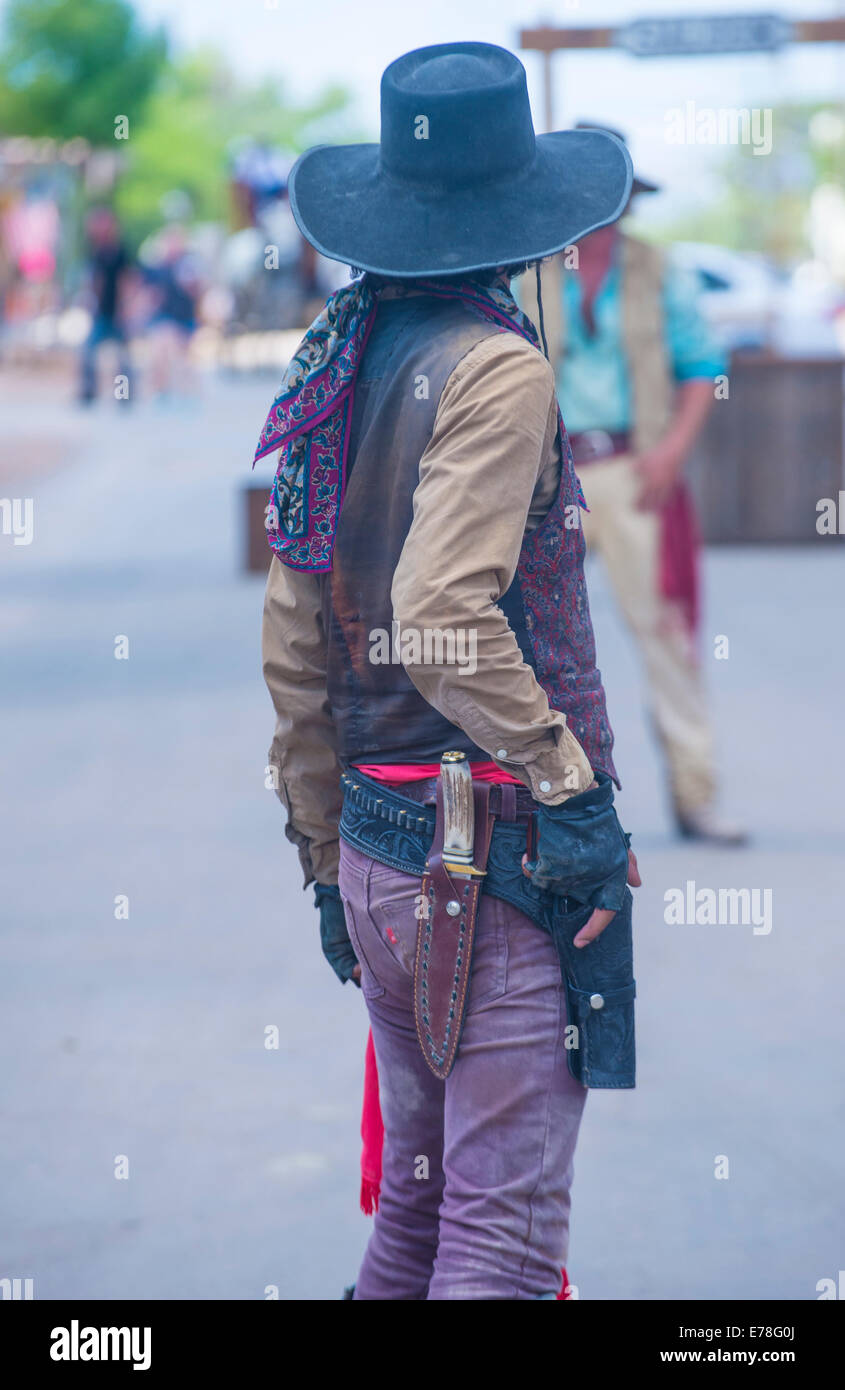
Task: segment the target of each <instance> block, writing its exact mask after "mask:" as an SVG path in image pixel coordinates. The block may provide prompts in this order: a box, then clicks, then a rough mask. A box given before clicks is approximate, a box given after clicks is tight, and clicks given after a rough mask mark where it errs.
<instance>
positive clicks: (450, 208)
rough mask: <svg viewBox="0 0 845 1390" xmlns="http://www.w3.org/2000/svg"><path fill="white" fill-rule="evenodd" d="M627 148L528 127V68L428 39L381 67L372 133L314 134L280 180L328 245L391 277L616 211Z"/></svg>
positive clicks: (335, 253) (529, 240)
mask: <svg viewBox="0 0 845 1390" xmlns="http://www.w3.org/2000/svg"><path fill="white" fill-rule="evenodd" d="M631 180H632V168H631V157H630V155H629V154H628V151H627V149H626V148H625V145H624V144H623V142H622V141H621V140H619V139H618V138H617V137H616V136H614V135H611V134H609V133H607V132H606V131H600V130H565V131H555V132H553V133H551V134H548V135H535V133H534V125H533V122H532V120H531V107H530V105H529V101H528V88H527V85H526V81H525V69H524V68H523V66H522V64H521V62H520V61H519V59H518V58H517V57H515V56H514V54H513V53H509V52H508V51H507V49H504V48H497V47H496V46H495V45H493V44H486V43H452V44H436V45H434V46H432V47H429V48H418V49H415V50H414V51H413V52H412V53H406V54H405V55H404V56H403V57H401V58H397V59H396V61H395V62H393V63H391V64H390V66H389V67H388V68H386V69H385V72H384V75H383V77H382V80H381V143H380V144H378V145H317V146H315V148H314V149H311V150H307V151H306V152H305V154H303V155H301V156H300V158H299V159H298V160H297V162H296V164H295V165H294V166H293V169H292V170H291V174H290V181H289V196H290V205H291V209H292V211H293V215H294V217H295V218H296V221H297V224H298V226H299V228H300V230H301V232H302V234H303V236H304V237H305V238H306V239H307V240H308V241H309V242H310V243H311V245H312V246H314V247H315V248H316V249H317V250H318V251H320V252H322V254H323V255H324V256H328V257H330V259H331V260H335V261H343V262H344V263H345V264H347V265H351V266H355V267H357V269H359V270H368V271H372V272H374V273H376V274H379V275H387V276H391V277H399V278H402V277H405V276H408V277H410V276H423V275H456V274H460V273H462V272H469V271H475V270H485V269H493V268H495V267H496V266H500V265H510V264H519V263H521V262H523V261H534V260H539V259H541V258H542V257H543V256H551V255H553V254H554V253H555V252H557V251H562V250H563V248H564V247H566V246H571V245H572V244H573V243H574V242H576V241H578V240H579V238H580V237H583V236H586V235H587V233H588V232H592V231H595V230H596V228H597V227H604V226H606V225H607V223H609V222H614V221H615V220H616V219H617V218H618V217H619V216H620V215H621V213H622V212H623V211H624V208H625V205H626V204H627V202H628V199H629V196H630V193H631Z"/></svg>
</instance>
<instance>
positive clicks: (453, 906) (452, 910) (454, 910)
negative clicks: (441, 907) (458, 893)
mask: <svg viewBox="0 0 845 1390" xmlns="http://www.w3.org/2000/svg"><path fill="white" fill-rule="evenodd" d="M460 910H461V905H460V903H459V902H456V901H455V899H454V898H452V899H450V901H449V902H448V903H447V904H446V911H447V912H448V914H449V916H450V917H457V915H458V913H459V912H460Z"/></svg>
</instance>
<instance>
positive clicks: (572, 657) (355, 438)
mask: <svg viewBox="0 0 845 1390" xmlns="http://www.w3.org/2000/svg"><path fill="white" fill-rule="evenodd" d="M502 331H507V330H502V329H498V328H496V327H495V326H494V325H492V324H489V323H486V322H484V321H483V320H481V319H479V318H477V317H476V316H475V315H474V314H473V313H472V312H471V310H469V309H468V308H467V307H466V306H465V305H463V304H461V303H459V302H457V303H456V302H453V301H442V300H436V299H430V298H427V297H425V296H422V295H412V296H406V297H402V298H397V299H383V300H382V302H381V303H380V305H379V309H378V314H377V316H376V320H375V324H374V326H373V329H372V332H371V333H370V338H369V341H368V343H367V347H366V350H365V352H364V355H363V358H362V361H361V365H360V368H359V371H358V378H357V382H356V387H355V406H354V414H353V418H352V426H351V431H350V442H349V454H348V458H347V483H346V491H345V494H344V498H343V503H342V507H341V512H340V518H339V521H338V526H337V534H336V538H335V546H334V555H333V564H332V569H331V571H330V572H329V573H327V574H325V575H323V576H321V584H322V601H323V621H324V625H325V630H326V634H327V641H328V679H327V689H328V699H329V704H330V707H331V711H332V716H333V719H334V723H335V727H336V732H337V741H338V754H339V757H340V761H341V762H342V763H343V764H344V765H348V764H349V763H359V762H363V763H367V762H412V763H413V762H434V761H438V760H439V758H440V755H441V754H442V753H443V752H444V751H445V750H446V749H447V748H456V749H462V750H463V751H464V752H465V753H466V754H467V755H468V757H470V758H472V759H485V758H488V757H489V756H490V750H487V751H485V750H483V749H480V748H478V747H477V746H476V745H475V744H474V743H473V742H472V740H471V739H469V738H468V737H467V735H466V734H465V733H464V732H463V730H461V729H458V728H456V726H455V725H454V724H451V723H450V722H449V721H448V720H447V719H445V718H444V717H443V716H442V715H441V714H440V713H439V712H438V711H437V710H436V709H434V707H433V706H432V705H429V704H428V703H427V701H426V700H424V699H423V697H422V696H421V695H420V694H419V693H418V691H417V690H416V688H415V686H414V685H413V683H412V682H411V680H410V679H409V677H408V675H407V674H406V672H405V669H404V667H403V666H402V665H401V662H400V661H399V660H398V658H397V656H396V654H395V652H393V651H392V650H391V657H392V659H390V660H385V659H384V657H385V654H386V643H387V644H388V645H389V647H390V648H391V649H392V647H393V642H392V635H393V634H392V622H393V610H392V606H391V601H390V591H391V585H392V581H393V574H394V571H395V569H396V566H397V564H398V562H399V557H400V555H401V553H402V547H403V545H404V542H405V537H406V536H407V534H408V531H409V529H410V526H411V521H412V519H413V496H414V491H415V489H416V486H417V483H418V481H419V465H420V460H421V458H422V455H423V453H424V452H425V449H426V447H427V445H428V443H429V440H430V439H431V435H432V432H433V428H434V421H435V416H436V414H437V407H438V404H439V401H440V396H441V393H442V391H443V388H444V386H445V384H446V382H447V380H448V378H449V376H450V375H451V373H452V371H453V370H454V368H455V367H456V366H457V364H458V362H460V360H461V359H462V358H463V357H464V356H465V355H466V354H467V352H469V351H470V349H471V348H472V347H473V346H474V345H475V344H476V343H478V342H479V341H480V340H481V339H482V338H486V337H488V336H489V335H490V334H491V333H496V332H502ZM491 486H495V479H491ZM467 545H468V546H471V545H472V536H471V535H468V536H467ZM583 553H584V541H583V534H582V532H581V529H580V524H579V522H578V506H577V481H576V479H575V475H574V472H573V471H572V469H571V467H570V466H569V464H568V463H567V464H565V466H564V467H563V468H562V470H561V483H560V488H559V491H558V495H557V498H556V500H555V502H554V504H553V506H552V507H551V509H550V511H549V513H548V514H547V516H546V517H545V519H544V520H543V521H542V522H541V524H540V525H539V526H538V527H537V528H536V529H535V530H534V531H531V532H527V533H526V536H525V539H524V541H523V545H522V550H521V553H520V559H519V565H518V570H517V574H516V576H515V578H514V581H513V583H512V585H511V587H510V589H509V590H508V592H507V593H506V594H505V595H504V596H503V597H502V599H501V601H500V606H501V608H502V610H503V612H504V613H505V614H506V616H507V618H508V621H509V623H510V625H511V627H512V628H513V630H514V633H515V635H516V638H517V641H518V642H519V646H520V649H521V651H522V654H523V657H524V659H525V661H526V662H527V663H528V664H529V665H530V666H531V667H532V668H533V669H534V671H535V674H536V676H537V679H538V681H539V682H540V684H541V685H542V686H543V688H544V690H545V691H546V694H547V696H548V698H549V703H550V704H551V705H552V706H553V708H555V709H558V710H562V711H563V712H564V713H565V714H566V715H567V720H568V723H569V725H570V728H571V729H572V731H573V733H574V734H575V735H576V737H577V738H578V739H579V740H580V742H581V743H582V745H583V747H584V748H585V750H586V752H587V756H588V757H589V758H590V761H591V762H592V764H593V766H594V767H597V768H600V769H602V770H604V771H606V772H608V773H609V774H610V775H611V776H614V777H615V770H614V768H613V762H612V757H611V748H612V743H613V736H612V734H611V731H610V726H609V724H608V722H607V714H606V710H605V702H604V691H603V689H602V685H601V677H600V675H599V672H598V671H597V670H596V665H595V647H594V642H593V631H592V625H591V622H590V615H589V608H588V604H587V594H586V588H585V584H584V575H583ZM374 657H375V658H376V659H374ZM468 686H469V687H470V689H471V682H468Z"/></svg>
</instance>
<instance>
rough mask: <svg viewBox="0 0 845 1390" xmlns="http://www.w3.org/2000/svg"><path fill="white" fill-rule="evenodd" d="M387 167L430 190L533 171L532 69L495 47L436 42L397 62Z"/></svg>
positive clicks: (389, 96) (384, 102)
mask: <svg viewBox="0 0 845 1390" xmlns="http://www.w3.org/2000/svg"><path fill="white" fill-rule="evenodd" d="M380 152H381V154H380V163H381V167H382V169H383V170H384V172H385V173H387V174H388V175H390V176H392V177H394V178H398V179H401V180H404V181H406V182H409V183H411V184H420V185H422V186H425V187H426V189H427V190H430V188H431V185H433V184H436V185H438V186H440V187H441V188H442V189H443V191H444V192H446V191H448V190H449V189H451V188H455V187H466V186H467V185H468V184H472V183H481V182H484V181H485V180H487V179H496V178H501V177H503V176H505V175H508V174H511V173H514V172H516V171H519V170H520V169H525V168H527V167H530V165H531V164H532V162H533V160H534V156H535V138H534V125H533V122H532V120H531V107H530V104H529V101H528V88H527V85H526V81H525V69H524V68H523V66H522V63H521V62H520V61H519V59H518V58H517V57H515V56H514V54H513V53H508V52H507V50H506V49H504V48H497V47H496V46H495V45H494V44H485V43H459V44H435V45H432V46H431V47H429V48H419V49H415V50H414V51H413V52H412V53H406V54H404V55H403V57H401V58H397V60H396V61H395V62H394V63H391V64H390V66H389V67H388V68H387V69H386V70H385V72H384V75H383V77H382V82H381V146H380Z"/></svg>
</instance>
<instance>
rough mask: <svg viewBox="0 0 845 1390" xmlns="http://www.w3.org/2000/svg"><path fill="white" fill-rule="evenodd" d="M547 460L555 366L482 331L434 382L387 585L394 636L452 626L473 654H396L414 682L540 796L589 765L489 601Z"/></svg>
mask: <svg viewBox="0 0 845 1390" xmlns="http://www.w3.org/2000/svg"><path fill="white" fill-rule="evenodd" d="M558 469H559V447H558V443H557V406H556V400H555V380H554V373H553V371H552V368H551V367H550V366H549V364H548V362H547V361H546V359H545V358H544V357H543V356H542V354H541V353H540V352H538V351H537V350H536V348H534V347H533V346H532V345H531V344H530V343H528V342H526V341H525V339H523V338H520V337H518V336H517V335H516V334H512V333H496V334H493V335H491V336H490V337H488V338H485V339H483V340H482V341H481V342H480V343H478V344H477V345H476V346H475V347H474V348H472V349H471V351H470V352H468V353H467V355H466V356H465V357H464V358H463V359H462V361H461V362H460V363H459V364H458V366H457V367H456V368H455V370H454V371H453V372H452V374H451V376H450V377H449V380H448V381H447V383H446V386H445V388H444V390H443V394H442V396H441V399H440V403H439V406H438V410H437V416H436V419H435V425H434V431H433V434H432V437H431V440H430V442H429V444H428V447H427V448H426V450H425V453H424V454H423V457H422V460H421V462H420V475H419V484H418V486H417V488H416V491H415V493H414V513H413V521H412V523H411V528H410V530H409V532H408V535H407V538H406V540H405V545H404V547H403V550H402V554H401V556H400V559H399V564H398V566H397V568H396V572H395V574H394V578H393V586H392V601H393V614H394V620H395V621H396V622H398V624H399V628H400V631H404V632H407V631H408V630H414V629H415V630H417V631H418V632H420V633H422V634H424V633H425V632H426V631H438V630H440V631H443V630H454V631H456V632H459V633H461V634H463V640H464V645H463V647H462V649H461V650H462V651H463V652H464V653H465V652H466V651H470V652H473V651H474V653H475V657H474V661H473V662H471V663H466V662H462V663H461V664H458V663H457V662H455V661H452V662H448V661H441V662H436V661H432V662H424V661H416V660H414V661H409V660H407V659H406V660H405V669H406V671H407V673H408V675H409V677H410V679H411V680H412V681H413V683H414V685H415V686H416V688H417V689H418V690H419V692H420V693H421V694H422V695H423V697H424V698H425V699H426V700H427V701H428V702H429V704H431V705H433V706H434V707H435V708H436V709H438V710H439V711H440V712H441V714H443V715H444V716H445V717H446V718H447V719H448V720H450V722H451V723H453V724H456V725H458V727H459V728H461V729H463V730H464V732H465V733H466V734H467V735H468V736H469V737H470V738H471V739H472V740H473V742H475V743H476V744H478V746H479V747H480V748H483V749H484V750H485V752H486V753H487V754H488V755H489V757H490V758H492V759H493V760H494V761H495V762H496V763H497V764H498V765H499V766H500V767H501V768H503V769H504V770H505V771H507V772H510V773H512V774H513V775H514V776H516V777H518V778H519V780H520V781H522V782H524V783H525V785H526V786H528V787H529V788H530V790H531V792H532V793H533V795H534V796H535V797H536V798H537V799H538V800H539V801H542V802H546V803H547V804H550V805H555V804H557V803H559V802H561V801H565V800H566V799H567V798H568V797H569V796H573V795H575V794H577V793H578V792H579V791H583V790H584V789H585V788H586V787H588V786H589V785H590V784H591V783H592V781H593V771H592V768H591V766H590V763H589V759H588V758H587V755H586V753H585V752H584V750H583V748H582V747H581V745H580V743H579V742H578V740H577V739H576V737H575V735H574V734H573V733H572V732H571V730H570V729H569V728H568V726H567V722H566V714H565V711H562V710H553V709H551V708H550V706H549V702H548V699H547V697H546V694H545V692H544V690H543V688H542V686H541V685H540V684H539V682H538V681H537V679H536V676H535V675H534V672H533V671H532V669H531V667H530V666H528V665H527V664H526V662H525V661H524V660H523V657H522V652H521V650H520V647H519V644H518V642H517V640H516V637H515V635H514V633H513V630H512V629H511V627H510V625H509V623H508V621H507V618H506V617H505V615H504V613H503V612H502V610H501V609H500V608H499V607H498V606H497V604H498V600H499V599H500V598H501V597H502V595H503V594H504V593H505V591H506V590H507V589H508V588H509V586H510V584H511V581H512V580H513V577H514V574H515V572H516V568H517V564H518V561H519V553H520V549H521V546H522V540H523V536H524V534H525V530H526V527H528V528H529V529H530V527H531V526H533V525H536V524H537V523H538V522H539V520H540V519H541V518H542V515H544V514H545V511H546V510H547V509H548V506H549V505H550V503H551V501H552V499H553V496H554V481H553V480H554V479H556V477H557V473H558ZM405 649H406V644H403V650H405ZM407 649H409V650H410V649H411V644H407ZM473 667H474V669H473Z"/></svg>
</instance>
